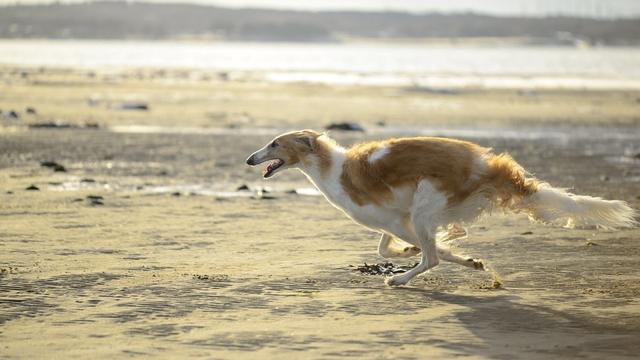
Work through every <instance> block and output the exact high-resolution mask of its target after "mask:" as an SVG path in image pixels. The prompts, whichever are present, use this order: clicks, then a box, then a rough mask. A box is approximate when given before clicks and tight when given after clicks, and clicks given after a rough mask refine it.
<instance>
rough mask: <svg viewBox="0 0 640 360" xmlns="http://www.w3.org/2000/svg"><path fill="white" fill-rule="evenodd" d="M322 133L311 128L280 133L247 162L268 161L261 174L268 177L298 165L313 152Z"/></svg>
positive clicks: (255, 163)
mask: <svg viewBox="0 0 640 360" xmlns="http://www.w3.org/2000/svg"><path fill="white" fill-rule="evenodd" d="M320 135H322V134H320V133H317V132H315V131H313V130H301V131H293V132H289V133H285V134H282V135H280V136H278V137H276V138H275V139H273V140H272V141H270V142H269V143H267V145H265V146H264V147H263V148H262V149H260V150H258V151H256V152H254V153H253V154H251V156H249V158H248V159H247V164H248V165H251V166H254V165H258V164H262V163H263V162H265V161H270V162H269V164H268V165H267V168H266V169H265V170H264V172H263V174H262V176H263V177H264V178H269V177H271V176H273V175H274V174H275V173H276V172H279V171H280V170H284V169H288V168H291V167H298V166H299V164H300V162H302V161H306V159H307V157H308V156H309V155H310V154H312V153H313V152H314V149H315V146H316V141H317V139H318V137H319V136H320Z"/></svg>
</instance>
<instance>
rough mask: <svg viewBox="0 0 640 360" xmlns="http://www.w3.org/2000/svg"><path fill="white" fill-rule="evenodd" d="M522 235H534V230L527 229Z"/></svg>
mask: <svg viewBox="0 0 640 360" xmlns="http://www.w3.org/2000/svg"><path fill="white" fill-rule="evenodd" d="M520 235H533V231H525V232H523V233H522V234H520Z"/></svg>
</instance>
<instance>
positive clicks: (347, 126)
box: [325, 122, 364, 132]
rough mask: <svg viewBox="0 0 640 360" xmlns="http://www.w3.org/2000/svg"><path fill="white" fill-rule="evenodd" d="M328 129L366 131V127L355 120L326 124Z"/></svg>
mask: <svg viewBox="0 0 640 360" xmlns="http://www.w3.org/2000/svg"><path fill="white" fill-rule="evenodd" d="M325 129H326V130H340V131H360V132H364V128H363V127H362V126H360V124H357V123H354V122H342V123H332V124H329V125H327V126H325Z"/></svg>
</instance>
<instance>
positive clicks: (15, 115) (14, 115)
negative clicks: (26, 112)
mask: <svg viewBox="0 0 640 360" xmlns="http://www.w3.org/2000/svg"><path fill="white" fill-rule="evenodd" d="M7 117H9V118H10V119H19V118H20V115H18V113H17V112H15V111H14V110H11V111H9V112H8V113H7Z"/></svg>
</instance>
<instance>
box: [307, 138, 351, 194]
mask: <svg viewBox="0 0 640 360" xmlns="http://www.w3.org/2000/svg"><path fill="white" fill-rule="evenodd" d="M346 158H347V155H346V149H345V148H343V147H342V146H340V145H338V143H336V142H335V141H333V139H331V138H329V137H328V136H326V135H321V136H319V137H318V138H316V144H315V151H314V153H313V154H311V155H309V159H308V161H305V162H303V164H302V165H301V166H300V167H299V168H300V170H301V171H302V172H303V173H304V174H305V175H306V176H307V177H308V178H309V180H310V181H311V182H312V183H313V184H314V185H315V186H316V187H317V188H318V190H320V191H321V192H323V193H324V194H325V195H326V196H327V197H332V195H333V193H334V192H335V190H336V189H335V188H336V187H337V186H339V185H340V176H341V175H342V166H343V164H344V161H345V160H346Z"/></svg>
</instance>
